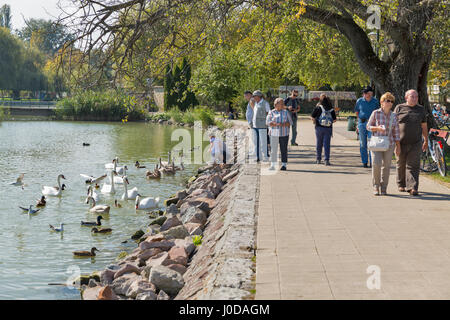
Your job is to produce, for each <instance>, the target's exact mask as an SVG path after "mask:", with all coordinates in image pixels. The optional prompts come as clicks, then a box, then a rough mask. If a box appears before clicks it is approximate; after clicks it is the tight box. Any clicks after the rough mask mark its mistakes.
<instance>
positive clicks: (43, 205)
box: [36, 196, 47, 207]
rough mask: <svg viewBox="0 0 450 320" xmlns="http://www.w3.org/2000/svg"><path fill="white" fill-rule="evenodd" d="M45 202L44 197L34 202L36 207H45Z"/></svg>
mask: <svg viewBox="0 0 450 320" xmlns="http://www.w3.org/2000/svg"><path fill="white" fill-rule="evenodd" d="M46 204H47V201H45V196H42V197H41V199H37V200H36V207H45V205H46Z"/></svg>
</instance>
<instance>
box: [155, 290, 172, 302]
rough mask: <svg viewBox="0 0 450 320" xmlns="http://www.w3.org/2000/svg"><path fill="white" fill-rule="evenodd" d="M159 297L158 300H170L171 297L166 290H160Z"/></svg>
mask: <svg viewBox="0 0 450 320" xmlns="http://www.w3.org/2000/svg"><path fill="white" fill-rule="evenodd" d="M157 299H158V300H169V299H170V297H169V295H168V294H167V293H165V292H164V290H159V293H158V298H157Z"/></svg>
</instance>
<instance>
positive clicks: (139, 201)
mask: <svg viewBox="0 0 450 320" xmlns="http://www.w3.org/2000/svg"><path fill="white" fill-rule="evenodd" d="M168 156H169V157H168V161H167V162H163V161H162V160H161V158H159V162H158V163H157V164H156V165H155V169H154V170H153V171H150V170H147V171H146V174H145V176H146V178H147V179H159V178H161V176H163V175H172V174H175V172H176V171H178V170H184V165H183V161H182V158H180V165H179V166H176V165H175V163H174V161H173V160H172V161H171V153H170V152H169V154H168ZM118 163H119V158H118V157H116V158H114V159H113V160H112V162H111V163H106V164H105V169H106V170H107V173H106V174H103V175H101V176H99V177H94V176H90V175H86V174H80V176H81V177H82V178H84V179H85V182H86V184H88V185H89V186H88V188H87V198H86V204H90V208H89V209H88V210H89V212H91V213H94V214H97V219H96V221H81V226H86V227H92V229H91V232H92V233H101V234H103V233H110V232H112V229H111V228H103V227H102V223H101V220H102V219H103V217H102V215H106V214H109V212H110V209H111V207H110V206H108V205H104V204H98V203H99V202H100V201H101V196H100V194H109V195H114V194H116V185H117V184H121V185H123V188H124V192H123V194H122V197H121V200H122V201H127V200H135V209H136V210H146V209H154V208H157V207H158V205H159V200H160V199H159V197H157V198H153V197H142V196H141V195H140V194H139V191H138V188H137V187H134V188H132V189H128V185H129V184H130V182H129V180H128V177H127V170H128V168H127V166H126V165H125V166H118ZM135 167H136V168H138V169H142V168H146V167H145V166H142V165H141V164H140V163H139V161H136V163H135ZM108 176H109V181H108V182H104V183H103V186H102V187H101V189H100V186H99V183H101V181H103V180H104V179H105V178H107V177H108ZM23 179H24V174H23V173H22V174H21V175H20V176H19V177H18V178H17V180H16V181H15V182H13V183H11V185H15V186H21V187H22V189H23V188H24V186H26V184H25V183H24V182H23ZM61 179H64V180H65V179H66V178H65V177H64V175H63V174H60V175H58V177H57V183H58V185H57V186H54V187H51V186H43V187H42V190H41V192H42V196H41V198H40V199H38V200H36V205H35V206H36V207H37V208H38V209H33V205H30V206H28V207H22V206H19V208H20V209H22V210H23V211H24V212H26V213H28V215H29V216H32V215H36V214H37V213H38V212H39V211H40V210H41V209H40V208H42V207H44V206H45V205H46V199H47V197H60V196H61V195H62V191H63V190H64V189H65V188H66V185H65V184H61ZM95 189H100V194H99V193H97V192H96V190H95ZM114 206H115V207H117V208H121V207H122V205H121V204H120V203H119V202H118V201H117V199H115V200H114ZM64 225H65V224H64V223H61V224H60V226H59V227H55V226H53V225H49V227H50V230H51V231H54V232H60V233H62V232H64ZM96 251H100V250H98V249H97V248H95V247H93V248H92V249H91V250H90V251H74V252H73V255H74V256H78V257H94V256H95V255H96V254H95V252H96Z"/></svg>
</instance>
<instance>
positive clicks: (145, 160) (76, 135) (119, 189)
mask: <svg viewBox="0 0 450 320" xmlns="http://www.w3.org/2000/svg"><path fill="white" fill-rule="evenodd" d="M173 130H175V127H168V126H160V125H155V124H145V123H126V124H121V123H101V122H96V123H90V122H51V121H11V122H8V121H7V122H2V123H1V122H0V172H1V173H2V174H1V177H0V215H1V219H0V248H1V249H0V299H79V298H80V294H79V291H78V290H76V289H69V288H67V287H65V286H49V285H48V284H49V283H65V282H66V280H67V279H68V277H69V276H71V273H70V272H68V271H70V270H71V269H73V268H75V269H76V268H77V267H79V268H80V270H81V273H82V274H84V273H89V272H92V271H95V270H101V269H103V268H104V267H105V266H107V265H108V264H111V263H112V262H113V261H114V260H115V259H116V257H117V255H118V254H119V253H120V252H121V251H131V250H132V249H134V248H135V246H136V245H135V244H134V243H133V242H132V241H128V243H127V244H122V243H121V242H122V241H124V240H127V239H129V237H130V235H131V234H133V233H134V232H135V231H136V230H138V229H139V228H144V229H143V230H144V231H145V230H146V226H147V224H148V221H149V218H148V217H147V215H146V214H145V211H138V212H136V211H135V210H134V201H133V200H129V201H128V202H127V203H125V202H122V201H121V204H122V206H123V207H122V208H120V209H119V208H115V207H114V205H113V204H114V199H120V197H121V196H122V194H123V186H122V185H116V194H115V196H114V195H111V196H108V195H102V194H100V189H97V193H99V194H100V196H101V201H100V203H101V204H107V205H110V206H111V212H110V214H109V217H108V215H105V220H103V222H102V224H103V225H104V226H105V227H111V228H112V229H113V232H112V233H111V234H109V235H105V234H97V235H94V234H91V232H90V228H89V227H81V225H80V221H81V220H84V221H94V220H95V218H96V216H97V215H96V214H92V213H89V212H88V208H89V206H88V205H86V204H85V202H84V200H85V199H86V190H87V186H86V184H85V182H84V180H83V179H82V178H81V177H80V175H79V174H80V173H84V174H89V175H93V176H99V175H102V174H104V173H105V169H104V164H105V163H108V162H111V160H112V159H113V158H114V157H116V156H117V157H119V165H120V166H122V165H124V164H125V165H127V167H128V169H129V170H128V172H127V175H128V179H129V182H130V184H129V185H128V188H129V189H131V188H133V187H138V190H139V193H140V194H142V195H143V196H152V197H158V196H159V197H160V198H161V204H162V201H163V200H164V199H166V198H168V197H169V196H170V195H172V194H173V193H174V192H176V191H177V190H179V189H181V188H182V186H183V185H184V182H185V181H186V179H187V178H188V177H190V176H192V175H193V173H194V172H195V171H196V169H197V167H198V165H186V170H185V171H179V172H177V174H176V175H175V176H172V177H164V178H162V179H161V180H159V181H156V180H147V179H145V170H146V169H137V168H136V167H134V163H135V161H136V160H139V162H140V163H141V165H146V166H147V168H148V167H150V168H151V169H153V168H154V164H155V163H156V161H157V159H158V158H159V157H160V156H162V157H163V160H167V151H169V150H170V149H171V148H172V146H174V145H175V144H176V143H177V142H171V134H172V132H173ZM192 136H193V135H192ZM83 142H88V143H90V144H91V145H90V146H89V147H83V146H82V144H83ZM204 145H205V142H204ZM176 162H177V160H176ZM21 173H25V178H24V183H25V184H26V186H25V187H24V189H23V190H22V189H21V188H20V187H17V186H11V185H9V183H11V182H13V181H15V180H16V178H17V177H18V176H19V175H20V174H21ZM58 174H64V176H65V177H66V179H67V180H62V182H63V183H65V184H66V185H67V189H66V190H64V191H63V195H62V197H60V198H55V197H49V198H48V200H47V205H46V207H45V208H43V209H41V211H40V212H39V213H38V214H37V215H36V216H32V217H29V216H28V215H27V214H24V213H23V212H22V210H21V209H19V208H18V206H25V207H27V206H29V205H30V204H33V205H34V204H35V203H36V199H38V198H40V196H41V187H42V186H44V185H47V186H56V185H57V182H56V178H57V176H58ZM61 222H63V223H65V224H66V225H65V226H64V228H65V231H64V233H63V234H62V235H61V234H58V233H55V232H51V231H50V230H49V224H52V225H58V226H59V224H60V223H61ZM91 247H97V248H98V249H99V250H101V252H98V253H97V256H96V257H95V258H93V259H91V258H87V259H80V258H74V257H73V255H72V251H75V250H90V248H91Z"/></svg>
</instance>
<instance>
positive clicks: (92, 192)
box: [86, 185, 100, 202]
mask: <svg viewBox="0 0 450 320" xmlns="http://www.w3.org/2000/svg"><path fill="white" fill-rule="evenodd" d="M87 195H88V197H89V196H91V197H92V198H94V200H95V202H99V201H100V196H99V195H98V193H97V192H95V190H94V187H93V186H92V185H90V186H89V188H88V192H87ZM86 200H87V198H86Z"/></svg>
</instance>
